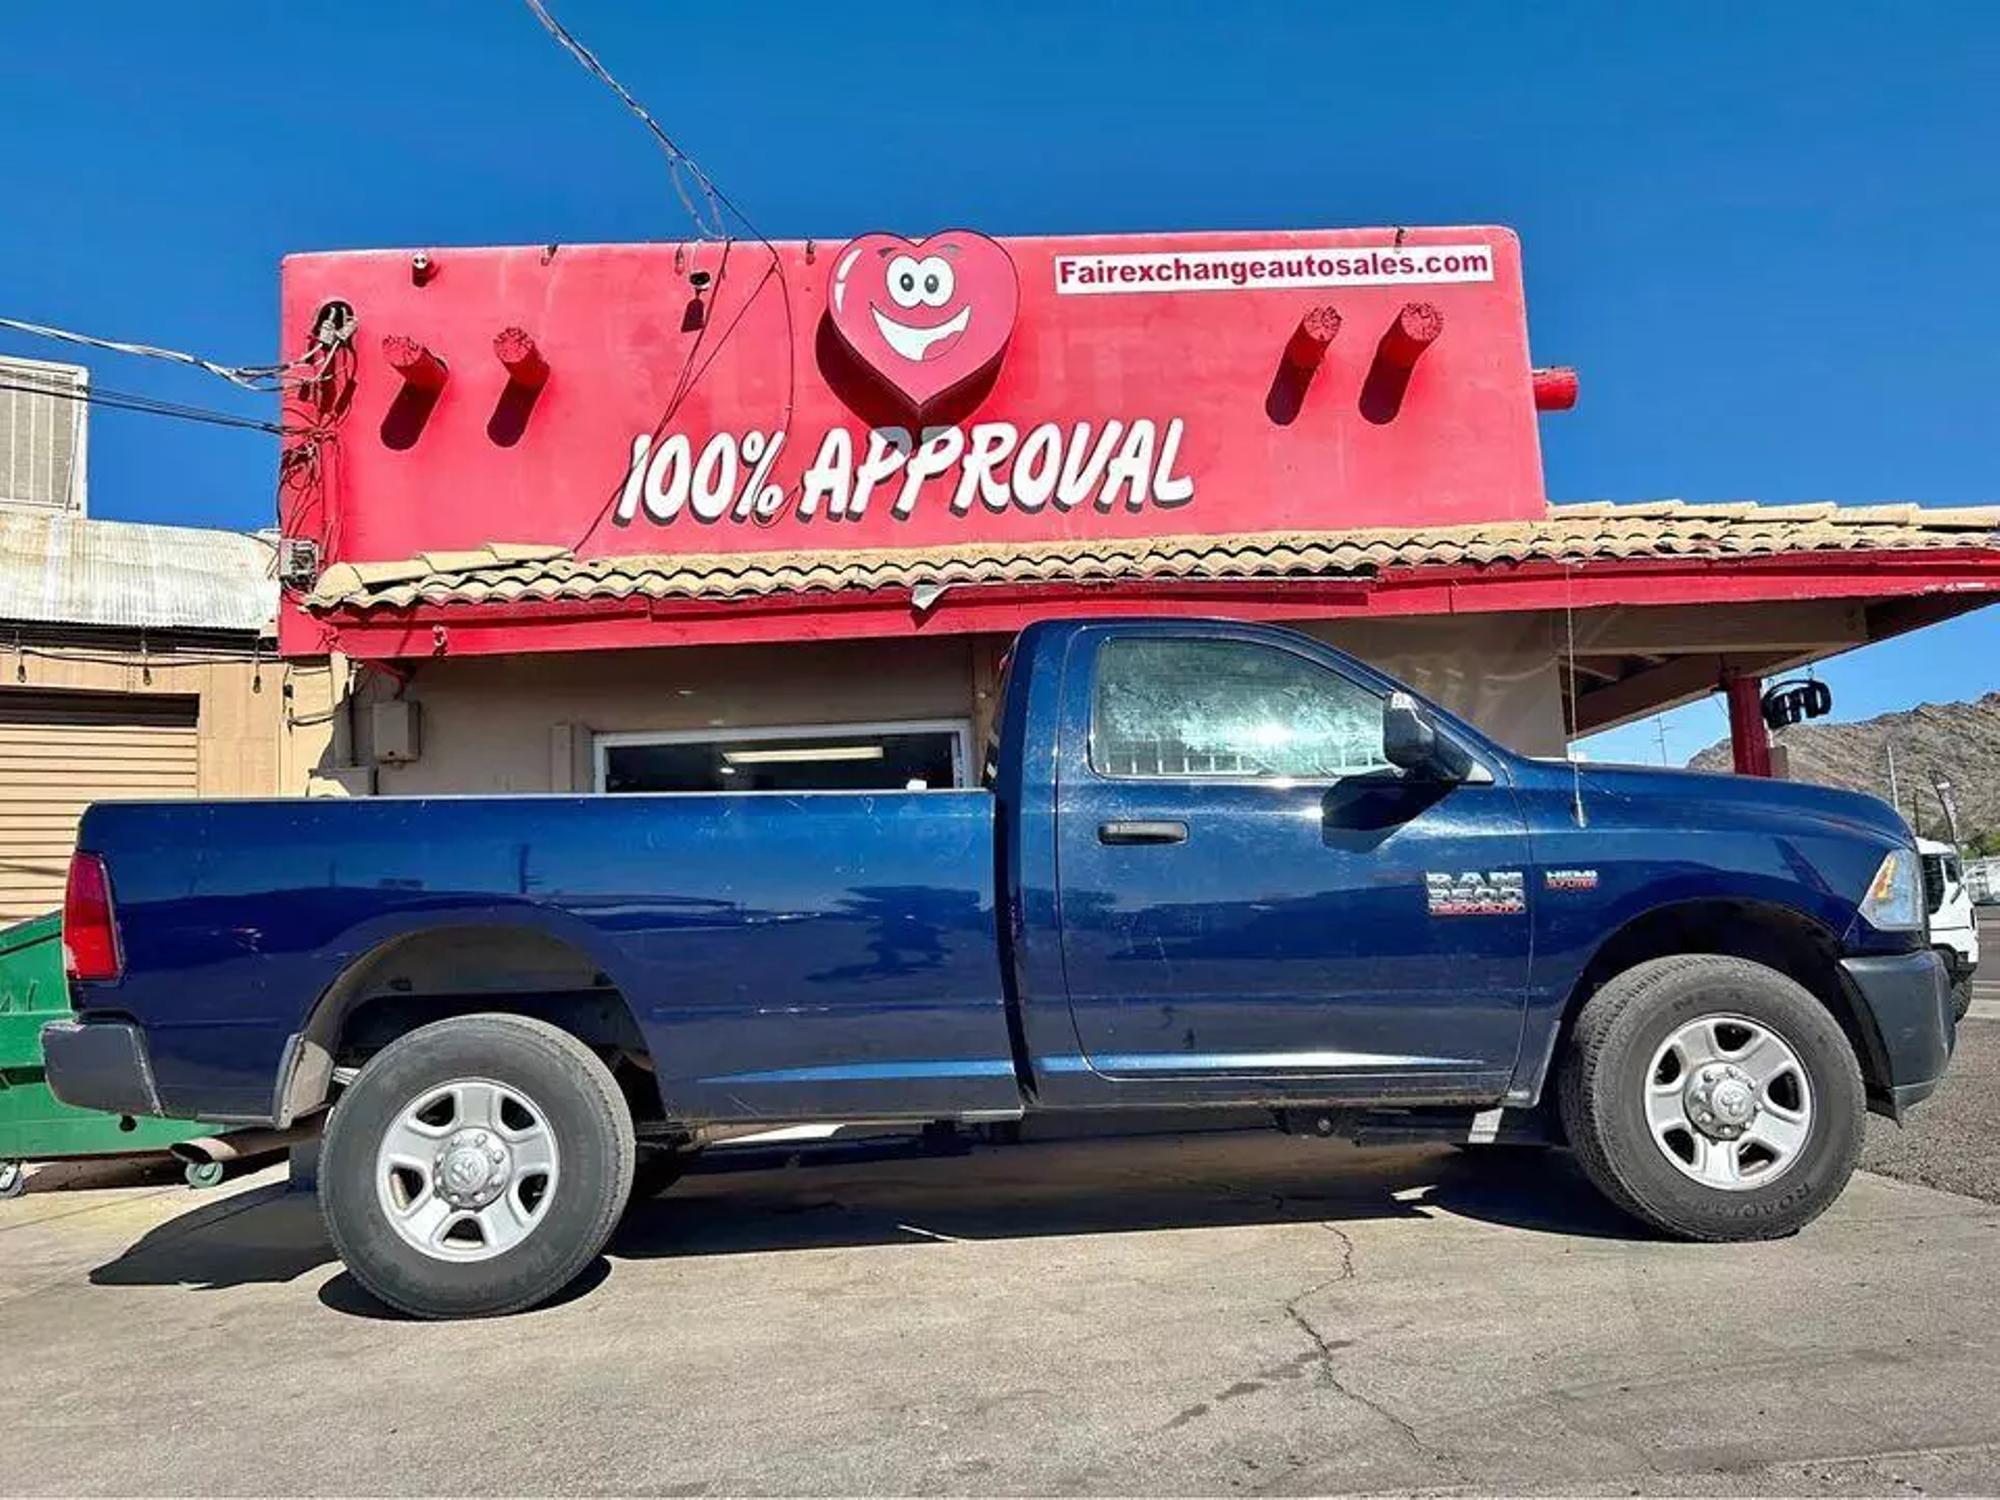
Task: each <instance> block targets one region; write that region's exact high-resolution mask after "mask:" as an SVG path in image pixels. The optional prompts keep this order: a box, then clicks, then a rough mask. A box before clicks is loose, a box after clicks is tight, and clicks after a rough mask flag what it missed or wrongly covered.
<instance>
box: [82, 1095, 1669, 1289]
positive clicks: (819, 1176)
mask: <svg viewBox="0 0 2000 1500" xmlns="http://www.w3.org/2000/svg"><path fill="white" fill-rule="evenodd" d="M1436 1217H1457V1218H1466V1219H1474V1220H1480V1221H1484V1222H1487V1223H1493V1224H1500V1225H1507V1226H1511V1227H1515V1228H1521V1229H1531V1230H1536V1231H1540V1232H1544V1233H1554V1234H1566V1235H1576V1236H1582V1237H1587V1238H1615V1239H1634V1240H1636V1239H1646V1238H1650V1237H1651V1236H1650V1234H1649V1232H1648V1231H1647V1230H1645V1229H1644V1228H1643V1227H1641V1226H1640V1225H1638V1224H1637V1223H1635V1222H1634V1221H1632V1220H1630V1219H1628V1218H1626V1217H1624V1216H1623V1215H1622V1214H1620V1213H1619V1212H1618V1211H1617V1210H1615V1209H1613V1208H1612V1207H1610V1205H1609V1204H1607V1203H1605V1202H1604V1200H1603V1199H1601V1198H1600V1197H1599V1196H1598V1194H1597V1193H1596V1192H1595V1190H1594V1189H1592V1188H1591V1186H1590V1184H1589V1183H1588V1182H1587V1181H1585V1180H1584V1178H1583V1176H1582V1174H1581V1173H1580V1172H1579V1171H1578V1170H1577V1169H1576V1167H1575V1166H1574V1165H1573V1164H1572V1163H1571V1161H1570V1160H1569V1158H1568V1156H1567V1155H1566V1154H1563V1153H1558V1152H1514V1151H1511V1150H1491V1151H1472V1152H1455V1151H1451V1150H1447V1149H1440V1148H1430V1147H1391V1148H1377V1149H1367V1150H1363V1149H1356V1148H1353V1147H1348V1146H1343V1145H1339V1144H1329V1143H1322V1142H1318V1141H1311V1140H1300V1139H1291V1138H1287V1137H1284V1136H1280V1135H1277V1134H1275V1133H1274V1132H1270V1131H1233V1132H1216V1133H1210V1134H1186V1135H1172V1136H1168V1135H1161V1136H1141V1137H1113V1138H1098V1139H1092V1140H1067V1141H1043V1142H1033V1141H1031V1142H1028V1143H1025V1144H1020V1145H1007V1146H989V1145H977V1146H973V1147H971V1148H969V1149H964V1150H961V1151H958V1152H956V1153H954V1154H940V1153H939V1152H937V1151H936V1150H935V1149H927V1148H926V1147H925V1145H924V1144H923V1143H922V1142H919V1141H917V1140H915V1139H914V1138H911V1137H886V1138H875V1139H864V1140H860V1141H855V1142H851V1143H850V1142H845V1141H836V1142H829V1143H826V1144H823V1145H816V1146H813V1147H809V1148H800V1147H774V1148H760V1147H734V1148H728V1149H719V1150H715V1151H711V1152H710V1153H709V1154H708V1155H707V1156H706V1157H705V1158H703V1159H702V1160H700V1161H699V1162H697V1163H696V1169H695V1170H693V1171H691V1172H690V1173H689V1174H688V1176H687V1177H685V1178H684V1179H683V1180H682V1181H681V1182H679V1183H677V1184H676V1185H675V1186H674V1187H673V1188H672V1189H670V1190H669V1191H668V1192H667V1193H666V1194H664V1195H663V1196H660V1197H657V1198H653V1199H649V1200H645V1201H637V1202H634V1203H633V1204H632V1206H631V1208H630V1209H629V1210H628V1211H627V1213H626V1215H625V1219H624V1222H623V1223H622V1224H621V1225H620V1227H619V1229H618V1231H617V1233H616V1234H615V1235H614V1236H613V1238H612V1241H611V1244H610V1245H609V1247H608V1248H607V1252H606V1256H607V1257H608V1260H607V1258H605V1257H600V1258H599V1260H598V1261H597V1262H596V1263H595V1264H594V1265H593V1266H592V1267H591V1268H590V1269H589V1270H588V1271H586V1272H585V1274H584V1275H583V1276H582V1277H581V1278H579V1279H578V1281H577V1282H576V1283H574V1284H573V1285H572V1286H571V1287H570V1288H569V1289H568V1290H566V1291H565V1292H564V1293H563V1294H562V1296H561V1297H560V1298H558V1299H557V1301H558V1302H567V1301H571V1300H574V1299H576V1298H579V1297H584V1296H587V1295H588V1294H589V1292H590V1291H591V1290H592V1289H593V1288H594V1287H595V1286H597V1285H598V1284H599V1283H600V1282H602V1281H603V1280H604V1279H605V1277H606V1276H608V1275H610V1274H613V1268H614V1266H615V1264H616V1263H617V1262H620V1261H637V1260H653V1259H671V1258H676V1257H693V1256H708V1255H734V1254H745V1253H751V1252H768V1251H774V1250H823V1249H830V1248H839V1247H853V1246H866V1245H890V1244H924V1243H940V1242H956V1241H980V1240H1019V1239H1026V1238H1037V1237H1054V1236H1065V1235H1068V1236H1074V1235H1091V1234H1135V1233H1145V1232H1148V1231H1153V1230H1168V1229H1181V1230H1186V1229H1208V1228H1225V1227H1241V1226H1250V1225H1281V1224H1290V1223H1339V1222H1342V1221H1350V1220H1360V1219H1395V1218H1401V1219H1423V1218H1436ZM333 1259H334V1255H333V1250H332V1247H331V1246H330V1245H329V1244H328V1243H327V1240H326V1235H325V1231H324V1228H323V1227H322V1225H321V1222H320V1218H319V1211H318V1206H317V1204H316V1202H315V1201H314V1199H313V1197H312V1196H311V1195H310V1194H307V1193H299V1192H287V1191H286V1190H285V1188H284V1186H283V1184H272V1185H270V1186H268V1187H259V1188H252V1189H250V1190H248V1191H245V1192H241V1193H238V1194H236V1195H235V1196H233V1197H230V1198H228V1199H225V1200H222V1201H219V1202H212V1203H205V1204H203V1205H201V1206H200V1207H198V1208H195V1209H192V1210H190V1211H189V1212H187V1213H184V1214H181V1215H180V1216H178V1217H177V1218H174V1219H171V1220H169V1221H168V1222H166V1223H164V1224H161V1225H159V1226H157V1227H155V1228H154V1229H152V1230H150V1231H148V1232H147V1233H146V1234H145V1235H144V1236H143V1237H142V1238H140V1239H139V1240H138V1241H136V1242H135V1243H133V1244H132V1245H130V1246H129V1247H127V1248H126V1249H125V1250H124V1251H123V1252H122V1253H121V1254H119V1255H118V1256H117V1257H116V1258H115V1259H113V1260H110V1261H107V1262H106V1263H104V1264H103V1265H100V1266H98V1267H97V1268H96V1269H95V1270H93V1271H92V1272H91V1273H90V1280H91V1282H92V1283H93V1284H94V1285H98V1286H183V1287H188V1288H190V1289H194V1290H199V1291H219V1290H224V1289H227V1288H230V1287H236V1286H245V1285H252V1284H269V1283H278V1282H288V1281H293V1280H296V1279H298V1278H300V1277H302V1276H305V1275H306V1274H307V1273H309V1272H312V1271H314V1270H316V1269H318V1268H319V1267H322V1266H325V1265H327V1264H330V1263H331V1262H332V1261H333ZM318 1295H319V1300H320V1302H321V1303H322V1304H323V1305H324V1306H326V1307H327V1308H329V1309H331V1310H333V1311H335V1312H339V1313H343V1314H347V1315H350V1316H357V1317H374V1318H392V1319H393V1318H399V1317H400V1316H401V1315H400V1314H398V1313H396V1312H394V1311H392V1310H391V1309H389V1308H387V1307H385V1306H383V1305H382V1304H381V1303H379V1302H377V1301H376V1300H375V1299H374V1298H373V1297H372V1296H370V1295H369V1294H368V1293H367V1292H366V1291H364V1290H362V1289H361V1287H360V1286H359V1285H358V1284H357V1283H356V1282H355V1281H354V1279H353V1278H352V1277H351V1276H349V1275H348V1274H347V1273H345V1272H342V1273H340V1274H339V1275H337V1276H334V1277H331V1278H329V1279H328V1280H327V1281H326V1282H325V1283H324V1284H323V1285H322V1286H321V1287H320V1289H319V1293H318Z"/></svg>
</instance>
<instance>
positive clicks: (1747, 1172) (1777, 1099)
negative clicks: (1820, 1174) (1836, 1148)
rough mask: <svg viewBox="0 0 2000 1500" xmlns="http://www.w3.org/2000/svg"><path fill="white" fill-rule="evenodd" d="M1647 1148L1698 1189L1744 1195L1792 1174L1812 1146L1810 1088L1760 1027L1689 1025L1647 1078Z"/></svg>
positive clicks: (1779, 1040) (1732, 1021)
mask: <svg viewBox="0 0 2000 1500" xmlns="http://www.w3.org/2000/svg"><path fill="white" fill-rule="evenodd" d="M1646 1123H1647V1125H1648V1126H1649V1127H1650V1128H1651V1131H1652V1136H1653V1143H1654V1144H1655V1145H1656V1146H1658V1147H1659V1148H1660V1152H1661V1154H1662V1155H1664V1156H1665V1157H1666V1158H1667V1160H1668V1161H1670V1162H1672V1163H1673V1164H1674V1166H1675V1167H1677V1168H1678V1169H1679V1170H1680V1171H1681V1172H1683V1173H1685V1174H1686V1175H1687V1176H1689V1177H1692V1178H1693V1179H1694V1180H1695V1181H1696V1182H1699V1183H1701V1184H1702V1185H1703V1186H1705V1187H1712V1188H1721V1189H1723V1190H1725V1191H1728V1192H1741V1191H1743V1190H1745V1189H1748V1188H1756V1187H1762V1186H1763V1185H1764V1184H1765V1183H1767V1182H1771V1181H1773V1180H1775V1179H1776V1178H1778V1177H1780V1176H1782V1175H1784V1173H1785V1172H1787V1171H1789V1170H1790V1168H1791V1166H1792V1164H1793V1163H1794V1162H1795V1161H1797V1160H1798V1158H1799V1153H1800V1152H1802V1151H1803V1150H1804V1149H1805V1145H1806V1142H1807V1141H1808V1140H1810V1139H1811V1137H1812V1124H1813V1097H1812V1082H1811V1080H1810V1079H1808V1078H1807V1077H1806V1070H1805V1065H1804V1064H1803V1063H1802V1062H1800V1061H1799V1055H1798V1053H1797V1052H1796V1051H1794V1050H1793V1048H1792V1044H1791V1043H1790V1042H1788V1041H1786V1040H1785V1039H1784V1038H1783V1037H1782V1036H1780V1035H1779V1034H1778V1033H1777V1032H1776V1031H1774V1030H1772V1029H1771V1028H1770V1027H1769V1026H1766V1025H1765V1024H1764V1023H1763V1022H1761V1021H1753V1020H1750V1019H1749V1018H1748V1017H1747V1016H1735V1015H1714V1016H1703V1017H1701V1018H1700V1019H1699V1020H1695V1021H1689V1022H1688V1023H1687V1024H1686V1025H1684V1026H1682V1027H1681V1028H1680V1029H1679V1030H1677V1031H1676V1032H1674V1034H1673V1035H1672V1036H1670V1037H1668V1038H1667V1039H1666V1041H1665V1042H1664V1043H1662V1044H1661V1046H1660V1049H1659V1051H1658V1052H1656V1053H1654V1054H1653V1066H1652V1068H1651V1070H1650V1071H1649V1072H1648V1073H1647V1075H1646Z"/></svg>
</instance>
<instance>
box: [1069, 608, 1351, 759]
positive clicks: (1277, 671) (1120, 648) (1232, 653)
mask: <svg viewBox="0 0 2000 1500" xmlns="http://www.w3.org/2000/svg"><path fill="white" fill-rule="evenodd" d="M1096 687H1097V692H1096V703H1095V707H1094V710H1093V714H1092V719H1091V731H1090V763H1091V766H1092V767H1093V768H1094V769H1095V770H1096V771H1097V772H1099V774H1101V775H1105V776H1151V777H1158V776H1171V777H1197V778H1204V777H1213V778H1225V779H1230V780H1243V779H1245V778H1258V777H1291V778H1297V779H1299V780H1304V781H1331V780H1335V779H1337V778H1339V777H1342V776H1352V775H1355V774H1357V773H1359V772H1363V771H1376V770H1381V769H1383V768H1385V766H1386V765H1387V762H1386V761H1384V760H1383V758H1382V699H1381V697H1380V696H1379V695H1378V694H1376V693H1375V692H1373V691H1372V690H1370V689H1368V688H1365V687H1363V686H1362V685H1361V684H1360V683H1358V682H1352V681H1350V680H1348V679H1347V678H1345V677H1342V676H1340V675H1339V674H1338V673H1335V672H1331V671H1328V670H1327V669H1326V668H1324V667H1322V666H1320V665H1319V664H1318V663H1316V662H1312V661H1308V660H1307V659H1306V658H1305V657H1303V656H1299V655H1297V654H1295V653H1293V652H1290V651H1284V650H1280V649H1279V648H1277V647H1274V646H1264V645H1258V644H1255V643H1253V642H1250V641H1191V640H1175V639H1172V638H1171V637H1155V638H1152V639H1144V638H1141V639H1136V640H1111V641H1106V642H1105V643H1104V645H1103V647H1102V648H1101V649H1100V650H1099V651H1098V653H1097V684H1096Z"/></svg>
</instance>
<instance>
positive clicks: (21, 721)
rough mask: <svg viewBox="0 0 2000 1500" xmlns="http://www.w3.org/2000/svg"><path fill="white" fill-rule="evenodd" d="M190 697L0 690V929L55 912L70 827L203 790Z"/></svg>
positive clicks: (71, 840) (72, 833) (72, 836)
mask: <svg viewBox="0 0 2000 1500" xmlns="http://www.w3.org/2000/svg"><path fill="white" fill-rule="evenodd" d="M195 708H196V700H195V699H193V698H169V697H136V696H128V695H126V694H122V693H43V692H23V691H14V690H7V691H0V925H4V924H6V923H10V922H17V921H20V920H21V919H22V918H24V917H33V916H39V915H40V914H41V913H43V912H48V911H54V910H56V909H57V908H58V907H60V906H61V905H62V895H63V880H64V878H65V876H66V874H67V873H68V869H69V856H70V851H71V850H72V849H73V848H74V847H75V846H76V825H77V820H78V819H80V818H81V817H82V816H83V810H84V808H86V807H88V806H89V805H90V804H91V803H93V802H102V801H108V800H110V799H113V798H129V797H143V798H164V797H192V796H194V795H196V793H197V792H198V791H199V790H200V774H199V760H198V756H197V752H196V739H195Z"/></svg>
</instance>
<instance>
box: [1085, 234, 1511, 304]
mask: <svg viewBox="0 0 2000 1500" xmlns="http://www.w3.org/2000/svg"><path fill="white" fill-rule="evenodd" d="M1055 274H1056V291H1057V292H1059V293H1062V294H1064V295H1071V296H1101V295H1104V294H1107V293H1113V292H1156V293H1166V292H1244V291H1260V290H1264V289H1267V288H1271V289H1283V288H1286V287H1304V286H1395V285H1398V284H1401V283H1406V282H1410V283H1414V282H1439V281H1491V280H1492V279H1493V247H1492V246H1491V245H1404V246H1402V247H1401V248H1398V249H1389V248H1382V249H1353V248H1340V249H1321V250H1306V249H1300V248H1298V247H1297V246H1273V247H1272V248H1270V249H1265V250H1259V249H1245V250H1149V251H1144V252H1141V253H1137V254H1129V255H1058V256H1057V257H1056V258H1055Z"/></svg>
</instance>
